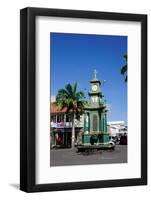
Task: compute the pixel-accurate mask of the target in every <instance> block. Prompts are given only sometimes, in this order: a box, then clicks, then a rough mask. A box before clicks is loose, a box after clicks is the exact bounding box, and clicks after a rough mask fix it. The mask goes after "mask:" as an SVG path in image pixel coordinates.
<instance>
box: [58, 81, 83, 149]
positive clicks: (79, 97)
mask: <svg viewBox="0 0 151 200" xmlns="http://www.w3.org/2000/svg"><path fill="white" fill-rule="evenodd" d="M84 98H85V96H84V93H83V92H82V91H77V82H75V83H74V85H73V86H71V85H70V84H69V83H68V84H67V85H66V86H65V88H64V89H60V90H59V91H58V94H57V96H56V106H57V108H58V109H59V110H62V109H64V108H66V109H67V113H68V112H70V113H71V116H72V140H71V141H72V144H71V145H72V148H74V142H75V119H76V118H78V117H79V115H80V114H81V113H82V112H83V110H84V104H85V101H84Z"/></svg>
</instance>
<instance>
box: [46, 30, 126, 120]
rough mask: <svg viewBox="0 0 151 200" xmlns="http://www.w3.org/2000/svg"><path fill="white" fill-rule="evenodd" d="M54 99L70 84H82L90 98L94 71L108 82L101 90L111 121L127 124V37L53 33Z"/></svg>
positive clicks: (52, 73)
mask: <svg viewBox="0 0 151 200" xmlns="http://www.w3.org/2000/svg"><path fill="white" fill-rule="evenodd" d="M50 48H51V51H50V56H51V62H50V67H51V73H50V74H51V83H52V84H51V83H50V87H51V96H56V94H57V91H58V89H61V88H64V86H65V85H66V83H71V84H73V83H74V81H77V82H78V90H82V91H84V92H85V94H86V96H87V98H88V95H87V93H88V90H89V88H90V83H89V81H90V80H91V79H92V78H93V71H94V69H96V70H97V72H98V74H97V78H98V79H99V80H100V81H103V80H106V83H105V84H103V85H102V87H101V89H102V92H103V94H104V96H105V97H104V98H105V100H106V103H107V104H108V106H109V108H110V110H109V112H108V121H116V120H124V121H125V122H127V84H126V83H125V82H124V78H123V76H122V75H121V74H120V69H121V67H122V66H123V65H125V62H124V59H123V55H124V54H126V53H127V36H110V35H89V34H67V33H50Z"/></svg>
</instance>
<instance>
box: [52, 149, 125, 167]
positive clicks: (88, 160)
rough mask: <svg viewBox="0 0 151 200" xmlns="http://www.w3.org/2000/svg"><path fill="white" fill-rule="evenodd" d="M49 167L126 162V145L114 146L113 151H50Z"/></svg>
mask: <svg viewBox="0 0 151 200" xmlns="http://www.w3.org/2000/svg"><path fill="white" fill-rule="evenodd" d="M50 152H51V153H50V166H67V165H88V164H108V163H109V164H112V163H126V162H127V145H116V147H115V150H108V151H107V150H101V151H98V152H89V153H77V152H76V148H75V149H70V148H68V149H51V150H50Z"/></svg>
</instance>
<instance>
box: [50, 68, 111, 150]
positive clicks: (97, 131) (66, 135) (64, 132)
mask: <svg viewBox="0 0 151 200" xmlns="http://www.w3.org/2000/svg"><path fill="white" fill-rule="evenodd" d="M88 94H89V101H88V102H87V104H86V105H85V108H84V113H83V114H82V115H80V117H79V119H76V121H75V143H76V144H83V145H90V144H94V143H96V144H108V143H109V134H108V132H107V107H106V105H105V103H104V100H103V97H104V96H103V94H102V91H101V82H100V80H98V79H97V77H96V70H94V77H93V79H92V80H91V81H90V90H89V93H88ZM71 133H72V119H71V112H68V113H67V109H63V110H58V109H57V108H56V106H55V103H51V147H53V146H56V145H60V146H64V147H70V146H71V135H72V134H71Z"/></svg>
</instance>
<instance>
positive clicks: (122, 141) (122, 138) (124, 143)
mask: <svg viewBox="0 0 151 200" xmlns="http://www.w3.org/2000/svg"><path fill="white" fill-rule="evenodd" d="M120 145H127V135H122V136H121V137H120Z"/></svg>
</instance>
